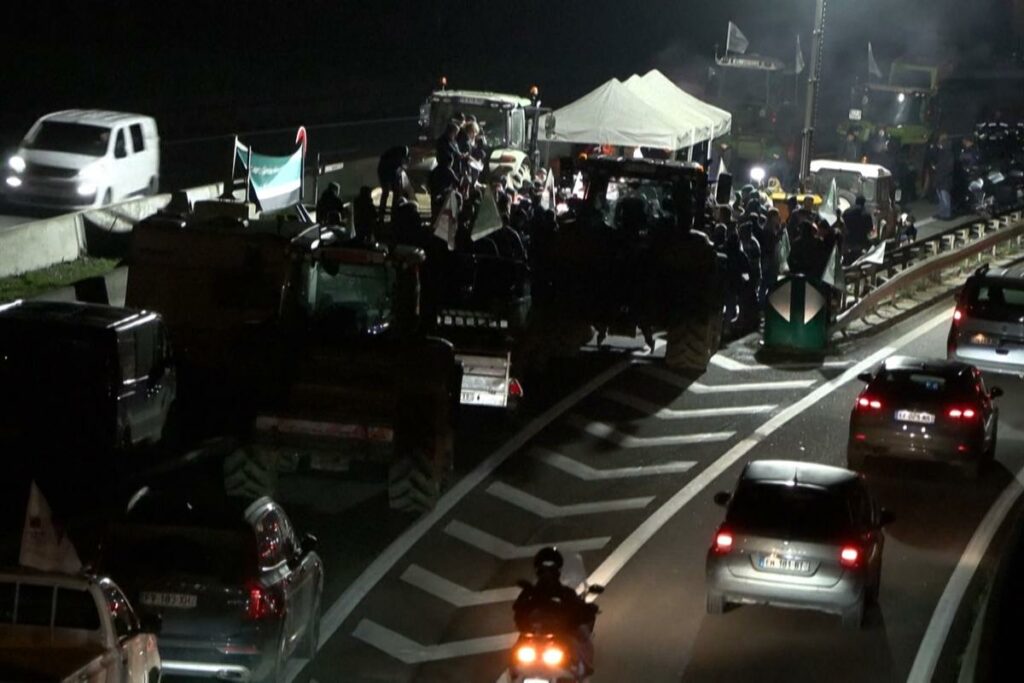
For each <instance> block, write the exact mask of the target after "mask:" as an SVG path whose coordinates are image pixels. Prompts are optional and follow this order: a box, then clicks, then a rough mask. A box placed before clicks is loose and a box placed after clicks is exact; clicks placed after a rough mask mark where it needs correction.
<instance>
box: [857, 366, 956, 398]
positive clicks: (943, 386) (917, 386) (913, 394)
mask: <svg viewBox="0 0 1024 683" xmlns="http://www.w3.org/2000/svg"><path fill="white" fill-rule="evenodd" d="M970 389H971V383H970V381H969V380H966V379H964V378H961V377H956V376H954V377H946V376H943V375H940V374H936V373H930V372H913V371H906V370H882V371H881V372H879V373H878V375H877V376H876V377H875V380H874V381H873V382H872V383H871V391H872V392H873V393H877V394H879V395H880V396H882V397H886V396H890V397H894V398H901V399H915V400H922V401H927V400H930V399H946V398H949V397H950V396H956V395H961V394H964V393H967V392H969V391H970Z"/></svg>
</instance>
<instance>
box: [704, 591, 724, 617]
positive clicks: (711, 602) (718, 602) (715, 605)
mask: <svg viewBox="0 0 1024 683" xmlns="http://www.w3.org/2000/svg"><path fill="white" fill-rule="evenodd" d="M707 609H708V614H723V613H724V612H725V596H724V595H722V594H721V593H720V592H718V591H713V590H711V589H708V594H707Z"/></svg>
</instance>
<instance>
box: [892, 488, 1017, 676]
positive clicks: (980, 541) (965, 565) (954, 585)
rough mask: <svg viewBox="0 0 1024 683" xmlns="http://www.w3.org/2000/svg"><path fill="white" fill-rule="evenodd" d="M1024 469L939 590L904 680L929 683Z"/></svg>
mask: <svg viewBox="0 0 1024 683" xmlns="http://www.w3.org/2000/svg"><path fill="white" fill-rule="evenodd" d="M1022 485H1024V469H1021V470H1020V471H1018V472H1017V475H1016V476H1015V477H1014V479H1013V480H1012V481H1011V482H1010V483H1009V484H1007V485H1006V488H1005V489H1003V492H1002V493H1001V494H1000V495H999V498H997V499H996V501H995V502H994V503H992V507H990V508H989V510H988V513H986V515H985V518H984V519H983V520H981V524H979V525H978V528H977V529H975V530H974V535H972V536H971V540H970V541H969V542H968V543H967V547H966V548H964V552H963V554H962V555H961V556H960V561H959V562H957V564H956V569H954V570H953V574H952V575H951V576H950V577H949V582H947V583H946V588H945V589H944V590H943V591H942V596H941V597H940V598H939V602H938V604H936V605H935V611H934V612H933V613H932V618H931V621H929V622H928V629H927V630H926V631H925V632H924V637H923V638H921V644H920V645H919V646H918V648H917V655H916V656H915V657H914V665H913V666H912V667H911V668H910V675H908V676H907V683H928V682H929V681H931V680H932V676H933V675H934V674H935V665H936V664H938V661H939V656H940V655H941V654H942V650H943V648H944V647H945V644H946V638H947V637H948V636H949V629H950V627H952V625H953V619H954V617H956V613H957V610H958V609H959V607H960V603H961V602H962V601H963V599H964V595H965V594H966V593H967V587H968V586H969V585H970V583H971V579H973V578H974V574H975V572H977V571H978V567H979V566H980V565H981V563H982V561H983V560H984V558H985V552H986V551H987V550H988V546H989V544H990V543H992V538H993V537H994V536H995V534H996V532H997V531H998V530H999V527H1000V526H1002V524H1003V521H1004V520H1005V519H1006V516H1007V515H1008V514H1009V513H1010V510H1012V509H1013V506H1014V504H1016V502H1017V499H1018V498H1020V496H1021V493H1022V492H1024V488H1022Z"/></svg>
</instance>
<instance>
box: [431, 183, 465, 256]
mask: <svg viewBox="0 0 1024 683" xmlns="http://www.w3.org/2000/svg"><path fill="white" fill-rule="evenodd" d="M461 199H462V198H461V197H460V196H459V193H458V192H456V191H455V190H452V191H451V192H449V193H448V199H446V200H444V206H443V207H442V208H441V213H439V214H437V220H435V221H434V234H435V235H437V236H438V237H440V238H441V239H443V240H445V241H446V242H448V248H449V249H454V248H455V233H456V232H458V229H459V205H460V204H461V203H462V202H461V201H460V200H461Z"/></svg>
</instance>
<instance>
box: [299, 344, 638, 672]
mask: <svg viewBox="0 0 1024 683" xmlns="http://www.w3.org/2000/svg"><path fill="white" fill-rule="evenodd" d="M630 365H631V362H630V361H628V360H624V361H622V362H620V363H617V364H615V365H614V366H612V367H610V368H608V369H607V370H605V371H604V372H602V373H601V374H599V375H598V376H597V377H594V378H593V379H592V380H590V381H589V382H587V383H586V384H584V385H583V386H582V387H580V388H579V389H577V390H576V391H574V392H572V393H571V394H569V395H568V396H566V397H565V398H563V399H562V400H561V401H559V402H558V403H556V404H555V405H553V406H551V407H550V408H548V409H547V410H546V411H544V413H542V414H541V415H539V416H537V417H536V418H534V419H533V420H532V421H530V422H529V423H528V424H527V425H526V426H525V427H523V429H521V430H520V431H519V432H518V433H517V434H516V435H515V436H514V437H512V438H511V439H509V440H508V441H506V442H505V443H504V444H503V445H502V446H501V447H500V448H498V449H497V450H496V451H494V453H492V454H491V455H490V456H488V458H487V459H486V460H484V461H483V462H482V463H480V464H479V465H478V466H477V467H476V469H474V470H473V471H472V472H470V473H469V474H467V475H466V476H465V477H463V478H462V479H461V480H460V481H459V482H458V483H457V484H455V486H453V487H452V488H451V489H450V490H449V491H448V492H447V493H445V494H444V495H443V496H442V497H441V499H440V500H439V501H438V502H437V505H436V506H434V509H433V510H431V511H430V512H428V513H427V514H425V515H423V516H422V517H420V518H419V519H418V520H416V522H414V523H413V524H412V525H411V526H410V527H409V528H408V529H406V530H405V531H404V532H403V533H402V534H401V535H400V536H399V537H398V538H396V539H395V540H394V541H392V542H391V545H389V546H388V547H387V548H386V549H385V550H384V552H382V553H381V554H380V555H378V556H377V559H376V560H374V561H373V562H372V563H370V565H369V566H368V567H367V568H366V569H365V570H364V571H363V573H362V574H360V575H359V577H358V578H357V579H356V580H355V581H353V582H352V583H351V584H350V585H349V587H348V588H346V589H345V590H344V591H343V592H342V594H341V595H340V596H338V598H337V599H336V600H335V601H334V602H333V603H332V604H331V605H330V606H328V608H327V610H326V611H325V612H324V615H323V617H321V619H320V644H319V647H320V648H322V647H323V646H324V644H325V643H327V641H328V640H330V639H331V638H332V637H333V636H334V634H335V633H336V632H337V630H338V629H339V628H341V625H342V624H343V623H344V622H345V620H346V619H348V617H349V615H351V614H352V611H353V610H355V608H356V607H357V606H359V603H361V602H362V601H363V599H364V598H365V597H366V596H367V594H369V592H370V591H371V590H373V588H374V586H376V585H377V584H378V583H379V582H380V581H381V579H383V578H384V576H386V575H387V573H388V572H390V571H391V570H392V569H393V568H394V566H395V564H397V562H398V561H399V560H400V559H402V557H404V556H405V554H406V553H407V552H409V550H410V549H411V548H412V547H413V546H414V545H416V543H418V542H419V541H420V539H422V538H423V536H424V535H426V533H427V532H428V531H430V530H431V529H432V528H433V527H434V525H435V524H437V523H438V522H439V521H440V520H442V519H444V517H445V516H446V515H448V514H449V513H450V512H451V511H452V509H453V508H454V507H455V506H456V505H458V504H459V502H460V501H461V500H462V499H463V498H465V497H466V495H467V494H469V493H470V492H471V491H472V490H473V489H475V488H476V487H477V486H479V485H480V484H481V483H483V482H484V480H486V479H487V478H488V477H489V476H491V473H492V472H494V470H495V469H497V468H498V467H499V466H500V465H501V464H502V463H503V462H505V460H507V459H508V458H509V457H510V456H511V455H512V454H513V453H515V452H517V451H518V450H519V449H520V448H522V447H523V446H524V445H525V444H526V443H528V442H529V441H530V439H532V438H533V437H534V436H536V435H537V434H538V433H539V432H540V431H541V430H543V429H544V428H545V427H547V426H548V425H550V424H551V423H552V422H554V421H555V420H557V419H558V418H559V417H561V416H562V415H563V414H565V413H566V412H568V411H569V410H570V409H572V408H573V406H575V405H576V404H577V403H579V402H580V401H582V400H583V399H585V398H586V397H587V396H590V395H591V394H592V393H594V392H595V391H597V390H598V389H600V388H601V387H602V386H604V385H605V384H606V383H607V382H608V381H609V380H611V379H612V378H614V377H616V376H617V375H619V374H621V373H622V372H623V371H624V370H626V369H627V368H629V367H630ZM318 649H319V648H318ZM289 680H291V679H289Z"/></svg>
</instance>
